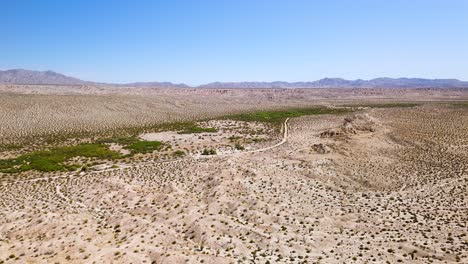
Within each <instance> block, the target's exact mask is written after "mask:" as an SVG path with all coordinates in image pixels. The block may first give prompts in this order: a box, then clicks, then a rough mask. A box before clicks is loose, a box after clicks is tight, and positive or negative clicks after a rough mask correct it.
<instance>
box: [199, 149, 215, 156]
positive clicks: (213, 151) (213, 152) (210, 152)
mask: <svg viewBox="0 0 468 264" xmlns="http://www.w3.org/2000/svg"><path fill="white" fill-rule="evenodd" d="M202 155H216V150H214V149H204V150H203V152H202Z"/></svg>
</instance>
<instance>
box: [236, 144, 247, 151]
mask: <svg viewBox="0 0 468 264" xmlns="http://www.w3.org/2000/svg"><path fill="white" fill-rule="evenodd" d="M234 148H236V149H237V150H244V149H245V148H244V146H242V145H241V144H239V143H236V144H235V145H234Z"/></svg>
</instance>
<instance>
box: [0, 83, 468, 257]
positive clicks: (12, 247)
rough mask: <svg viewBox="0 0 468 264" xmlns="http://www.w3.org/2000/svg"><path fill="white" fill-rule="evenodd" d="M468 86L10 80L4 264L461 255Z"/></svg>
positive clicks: (466, 249)
mask: <svg viewBox="0 0 468 264" xmlns="http://www.w3.org/2000/svg"><path fill="white" fill-rule="evenodd" d="M467 194H468V89H448V88H425V89H416V88H412V89H404V88H398V89H392V88H383V89H377V88H372V89H370V88H369V89H366V88H359V89H345V88H342V89H203V88H194V89H189V88H160V89H159V88H131V87H106V86H53V85H42V86H39V85H36V86H28V85H3V86H0V263H2V264H3V263H466V262H467V261H468V237H467V233H468V227H467V222H468V196H467Z"/></svg>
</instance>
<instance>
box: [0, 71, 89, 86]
mask: <svg viewBox="0 0 468 264" xmlns="http://www.w3.org/2000/svg"><path fill="white" fill-rule="evenodd" d="M0 83H3V84H5V83H7V84H61V85H82V84H90V83H89V82H85V81H82V80H80V79H77V78H73V77H69V76H66V75H63V74H60V73H56V72H53V71H29V70H22V69H15V70H7V71H0Z"/></svg>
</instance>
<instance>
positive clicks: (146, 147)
mask: <svg viewBox="0 0 468 264" xmlns="http://www.w3.org/2000/svg"><path fill="white" fill-rule="evenodd" d="M163 146H164V144H163V143H162V142H159V141H137V142H135V143H132V144H130V145H128V146H125V147H124V149H128V150H130V152H131V153H132V154H136V153H142V154H146V153H152V152H153V151H156V150H160V149H161V148H162V147H163Z"/></svg>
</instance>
